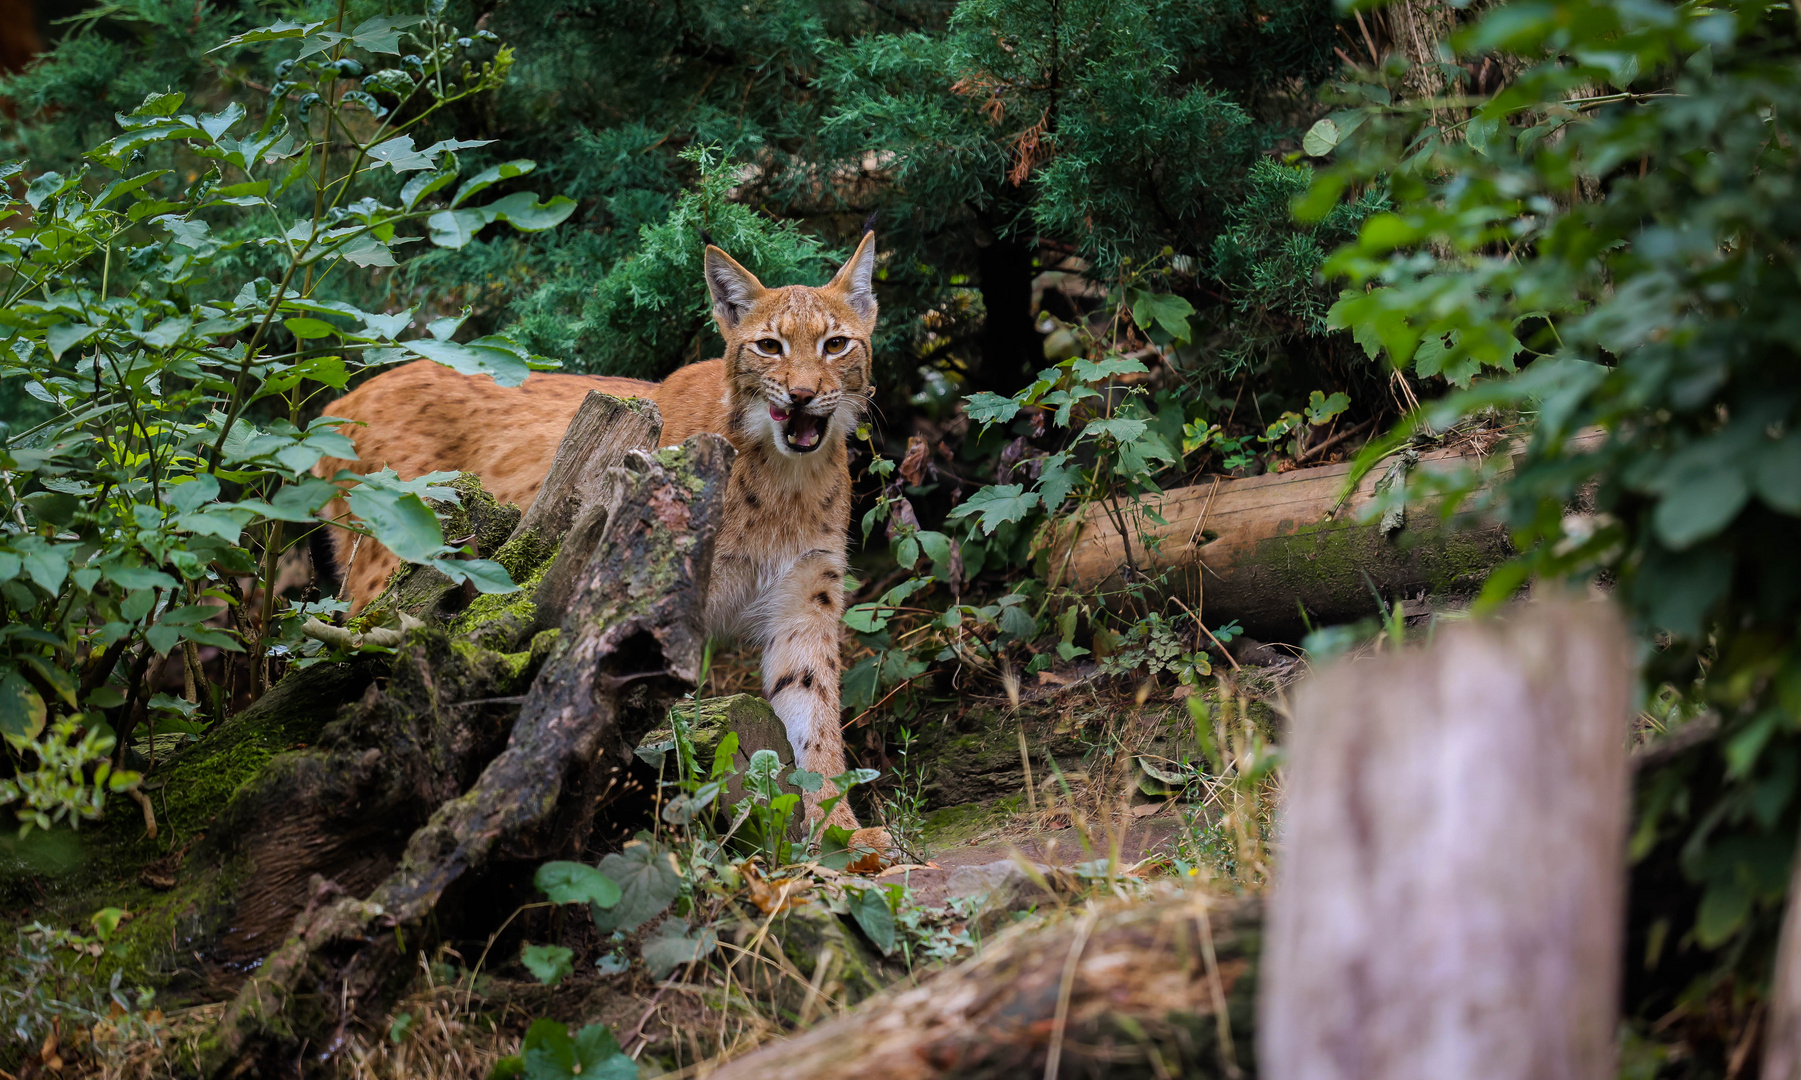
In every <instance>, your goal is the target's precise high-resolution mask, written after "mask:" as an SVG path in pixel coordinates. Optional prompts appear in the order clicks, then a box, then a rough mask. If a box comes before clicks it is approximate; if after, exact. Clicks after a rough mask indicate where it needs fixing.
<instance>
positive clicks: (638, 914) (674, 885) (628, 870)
mask: <svg viewBox="0 0 1801 1080" xmlns="http://www.w3.org/2000/svg"><path fill="white" fill-rule="evenodd" d="M600 872H601V873H602V874H605V875H606V876H607V877H609V878H611V879H612V880H613V881H614V882H615V883H616V884H617V885H618V886H619V893H620V896H619V902H618V903H617V904H615V905H613V908H612V911H611V915H612V923H613V926H614V927H615V928H617V929H620V930H625V931H631V930H635V929H637V928H638V927H639V926H642V925H643V924H645V923H647V922H649V921H650V920H652V919H654V918H656V917H657V916H658V915H660V914H662V913H663V909H664V908H667V907H668V906H669V905H670V904H671V903H672V902H674V900H675V898H676V897H677V896H678V895H680V894H681V891H682V875H681V873H680V872H679V871H678V870H677V869H676V866H675V856H674V855H673V854H672V853H670V852H668V851H658V850H657V849H655V848H653V847H651V846H650V845H649V844H646V843H643V842H642V841H638V842H634V843H631V844H627V845H626V847H625V850H624V851H619V852H615V853H613V854H611V855H608V856H607V857H606V858H604V859H602V860H600ZM597 914H598V913H597Z"/></svg>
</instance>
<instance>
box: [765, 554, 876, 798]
mask: <svg viewBox="0 0 1801 1080" xmlns="http://www.w3.org/2000/svg"><path fill="white" fill-rule="evenodd" d="M843 603H844V573H843V571H842V570H841V569H839V567H838V559H836V558H833V557H831V556H830V555H829V554H827V553H825V552H819V553H816V554H812V555H808V556H805V557H803V558H802V559H801V560H800V561H799V562H797V563H796V564H795V565H794V567H793V568H792V569H790V570H789V571H788V572H787V573H786V574H784V575H783V576H782V577H781V578H780V579H779V580H778V581H777V582H775V583H774V585H773V587H771V588H770V589H769V591H768V592H767V593H765V595H764V596H763V597H762V598H761V600H760V602H759V604H758V607H759V608H760V609H761V610H760V611H759V614H760V615H761V616H762V623H763V626H762V631H763V633H762V637H763V642H764V644H763V693H764V696H766V697H768V699H769V704H770V705H772V706H774V708H775V712H776V715H777V716H779V717H781V718H782V724H783V726H784V727H786V728H787V729H788V742H789V743H790V744H792V745H793V747H794V763H795V764H796V765H797V766H799V767H800V768H803V769H806V770H808V771H809V772H816V773H818V774H819V775H821V776H824V777H828V778H829V777H833V776H837V775H839V774H840V773H842V772H844V770H845V763H844V736H843V734H842V733H841V732H840V731H839V728H838V662H839V661H838V642H839V631H838V617H839V609H840V608H841V607H842V605H843ZM835 794H837V789H836V788H834V787H833V786H832V785H831V783H830V782H829V780H828V782H827V783H826V784H825V785H824V786H823V787H821V788H820V790H819V791H817V792H813V793H809V794H807V795H805V796H804V798H805V802H806V807H807V821H808V823H809V824H811V823H812V822H814V821H817V820H818V819H819V804H820V803H821V802H822V801H823V800H825V799H829V798H831V797H832V796H833V795H835ZM826 820H827V822H828V823H829V824H832V825H837V826H840V827H842V828H846V829H855V828H857V817H856V815H855V814H853V813H851V809H850V804H849V803H848V802H843V801H841V802H839V803H838V805H837V806H836V807H834V808H833V809H832V813H831V816H830V817H829V818H827V819H826Z"/></svg>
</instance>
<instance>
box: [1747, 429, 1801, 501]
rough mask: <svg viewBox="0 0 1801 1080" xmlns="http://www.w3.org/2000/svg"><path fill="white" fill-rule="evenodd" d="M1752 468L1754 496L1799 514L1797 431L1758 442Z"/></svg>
mask: <svg viewBox="0 0 1801 1080" xmlns="http://www.w3.org/2000/svg"><path fill="white" fill-rule="evenodd" d="M1752 469H1753V475H1754V476H1755V478H1756V485H1757V494H1758V497H1760V498H1761V499H1763V501H1764V502H1765V503H1767V504H1769V506H1770V507H1771V508H1772V509H1775V510H1780V511H1782V512H1783V513H1785V514H1789V515H1791V516H1796V517H1801V432H1794V431H1790V432H1789V433H1788V434H1787V435H1784V436H1783V438H1782V440H1781V441H1780V442H1776V443H1765V444H1763V445H1762V446H1760V447H1759V448H1758V451H1757V456H1756V459H1755V460H1754V462H1753V464H1752Z"/></svg>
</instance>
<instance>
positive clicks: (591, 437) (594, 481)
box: [513, 390, 663, 539]
mask: <svg viewBox="0 0 1801 1080" xmlns="http://www.w3.org/2000/svg"><path fill="white" fill-rule="evenodd" d="M662 434H663V418H662V416H661V415H660V414H659V413H658V412H657V406H656V403H655V402H652V401H648V400H640V399H638V398H616V397H613V396H612V395H610V394H603V393H601V392H600V391H599V390H590V391H589V392H588V396H587V397H586V398H583V399H582V404H581V408H579V409H577V410H576V412H575V419H573V420H571V421H570V422H569V430H568V431H566V432H564V433H563V441H562V442H560V443H558V444H557V453H556V457H555V458H554V459H552V461H551V463H550V473H549V475H547V476H546V477H545V478H544V484H543V486H541V487H540V488H538V496H537V498H535V499H533V500H532V504H531V505H530V506H528V507H526V508H525V513H524V514H522V515H520V517H519V524H518V526H517V527H516V528H515V529H514V530H513V538H514V539H517V538H518V537H520V536H523V535H525V534H526V533H527V532H530V531H532V530H537V532H539V533H540V534H541V535H544V536H557V537H560V536H562V535H563V534H564V533H567V532H568V531H569V527H570V526H571V525H573V524H575V519H576V518H578V517H580V516H581V513H582V511H583V510H586V509H587V508H588V507H590V506H592V505H594V504H595V503H596V502H597V501H599V500H600V498H601V495H602V490H603V488H604V487H605V483H606V480H605V478H606V473H607V470H608V469H611V468H614V467H615V466H617V465H620V464H622V463H623V462H624V461H625V455H626V454H627V453H629V452H631V451H633V450H653V449H655V448H656V445H657V440H658V439H660V438H661V437H662Z"/></svg>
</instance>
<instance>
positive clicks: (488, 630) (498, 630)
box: [450, 533, 556, 652]
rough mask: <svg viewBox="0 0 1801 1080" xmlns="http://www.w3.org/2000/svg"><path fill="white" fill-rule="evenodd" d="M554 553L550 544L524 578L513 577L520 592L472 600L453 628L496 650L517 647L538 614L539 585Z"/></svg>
mask: <svg viewBox="0 0 1801 1080" xmlns="http://www.w3.org/2000/svg"><path fill="white" fill-rule="evenodd" d="M535 535H536V534H535V533H529V534H527V536H526V537H521V538H520V539H521V540H526V539H527V538H528V537H534V536H535ZM511 547H513V545H512V544H508V545H507V547H506V548H502V549H501V550H502V551H503V552H505V551H506V550H507V549H508V548H511ZM555 554H556V548H555V547H549V548H548V549H547V553H545V552H540V553H539V558H538V561H537V562H535V563H532V564H531V570H530V571H529V574H528V576H526V577H525V579H524V580H523V581H521V580H520V579H519V578H518V577H514V578H513V580H514V581H515V582H518V584H519V589H518V591H517V592H510V593H482V594H481V595H479V596H477V597H476V598H475V599H474V600H472V601H470V603H469V606H468V607H466V608H464V609H463V612H462V614H461V615H458V616H457V618H456V621H455V622H453V623H451V624H450V632H451V633H452V634H453V635H455V636H458V637H465V638H468V639H469V640H471V641H474V642H475V643H477V644H479V645H481V646H483V647H484V648H488V649H493V650H495V651H497V652H512V651H514V649H515V648H517V646H518V645H519V644H520V639H521V638H522V637H523V636H524V635H525V634H526V633H527V632H528V631H529V630H530V629H531V626H532V623H533V621H534V620H535V619H536V618H537V615H538V605H537V601H536V597H537V595H538V586H539V585H540V584H542V583H543V581H544V575H545V574H546V573H548V572H549V570H550V565H551V562H552V559H551V556H554V555H555ZM521 565H524V564H523V563H522V564H521ZM512 572H513V571H512V570H511V569H509V570H508V573H512Z"/></svg>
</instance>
